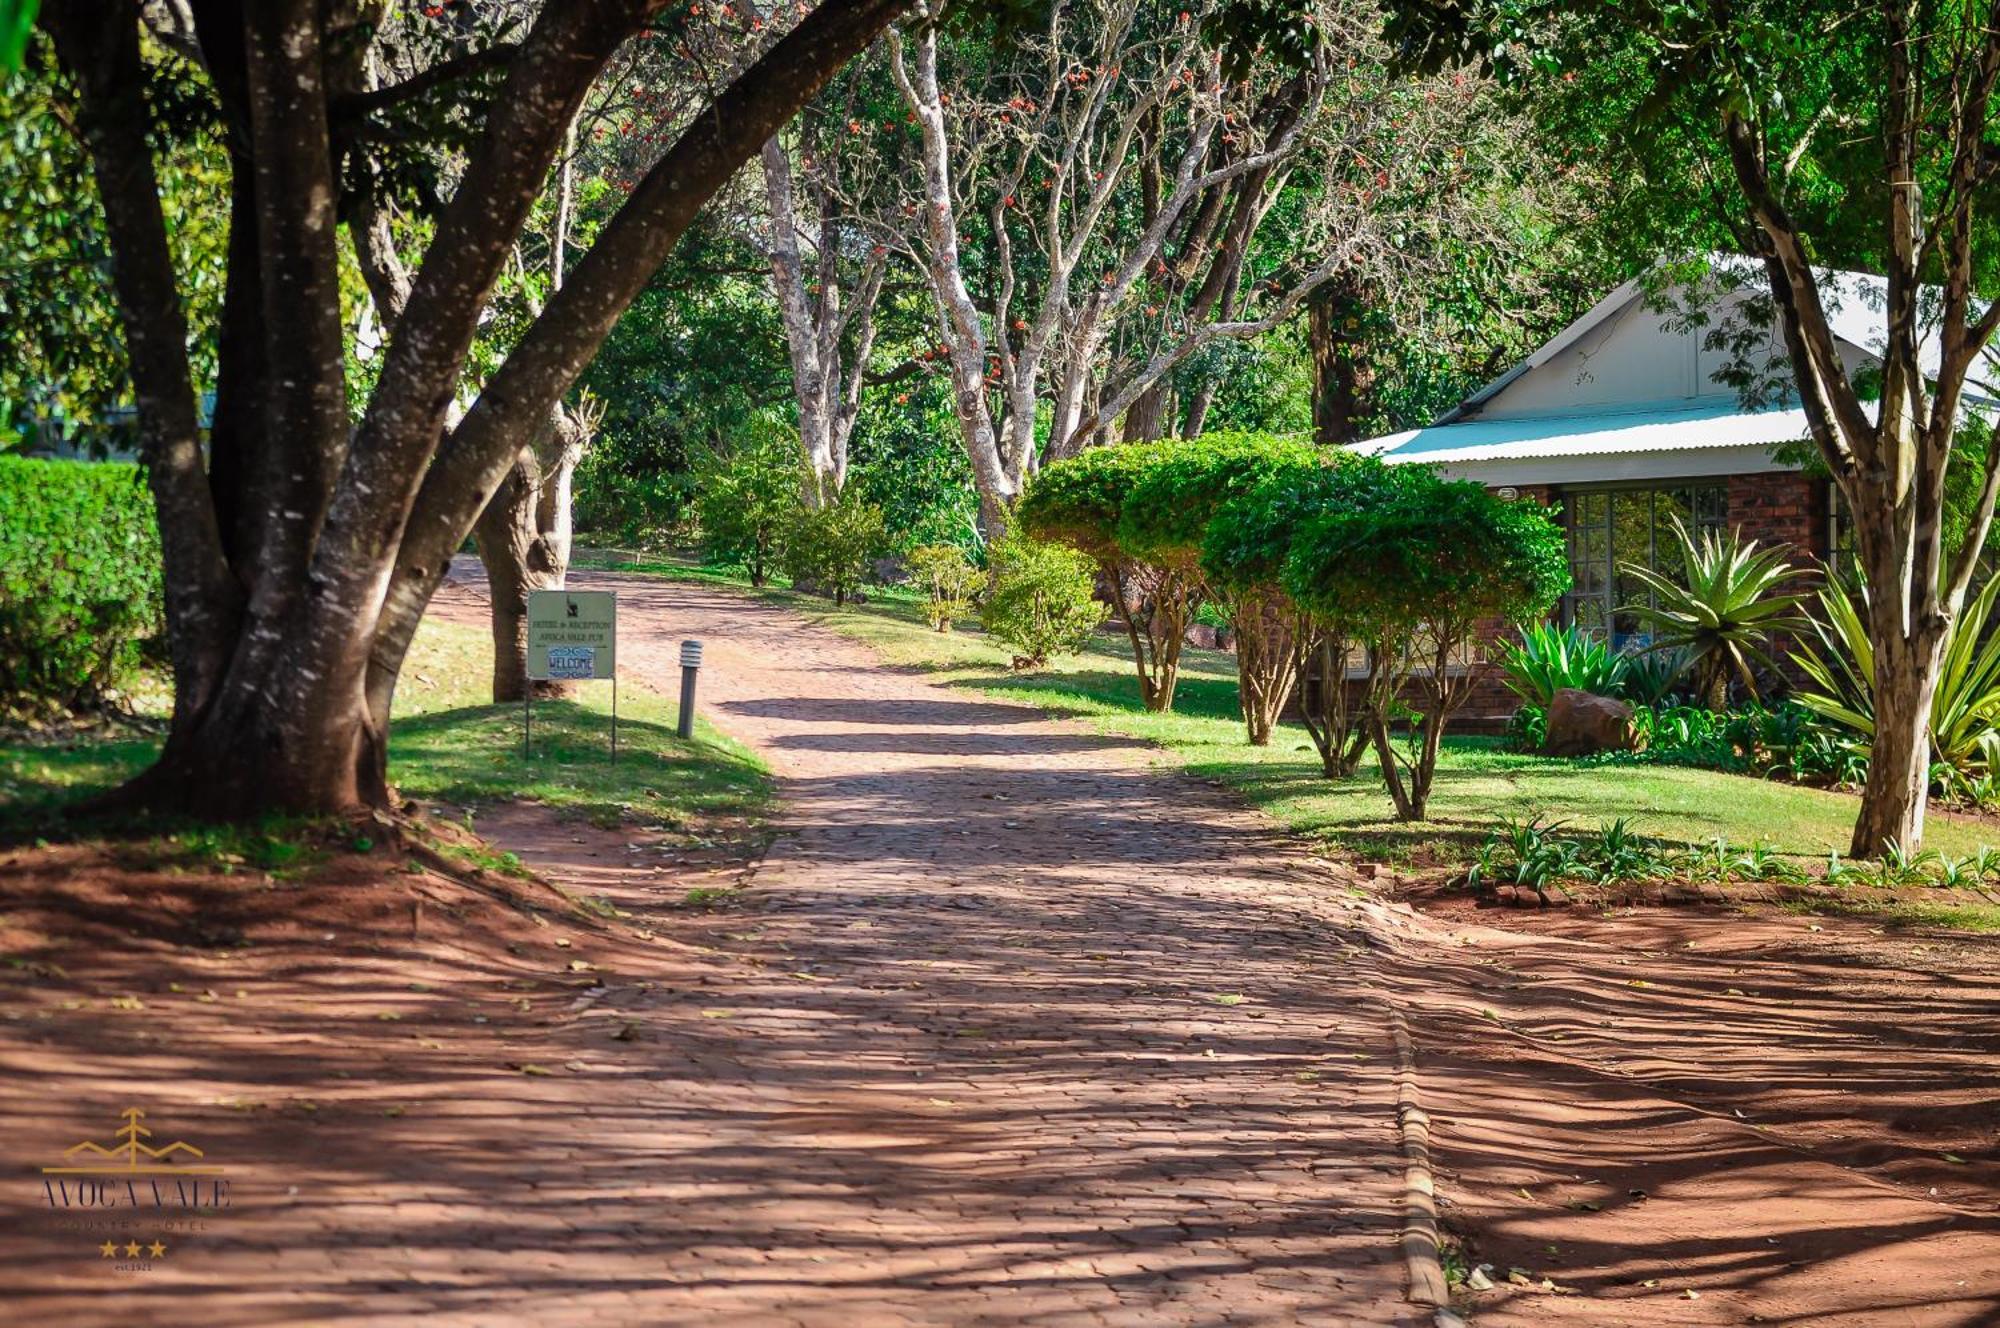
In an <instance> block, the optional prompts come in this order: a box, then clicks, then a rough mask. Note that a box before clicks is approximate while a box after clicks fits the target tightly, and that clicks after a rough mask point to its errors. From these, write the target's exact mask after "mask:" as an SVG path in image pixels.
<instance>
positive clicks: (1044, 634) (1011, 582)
mask: <svg viewBox="0 0 2000 1328" xmlns="http://www.w3.org/2000/svg"><path fill="white" fill-rule="evenodd" d="M1101 450H1104V451H1113V450H1116V449H1112V448H1105V449H1101ZM988 556H989V558H990V560H991V564H992V571H993V589H992V591H991V592H990V593H989V594H988V595H987V597H986V603H985V604H984V605H983V606H982V607H981V609H980V612H979V620H980V622H981V623H982V624H983V625H984V626H985V628H986V630H987V632H988V633H989V634H990V635H991V636H992V637H993V638H994V639H995V640H997V641H1000V642H1003V643H1004V644H1006V645H1008V646H1010V647H1012V648H1013V650H1014V651H1015V652H1016V653H1017V654H1019V655H1020V656H1021V657H1022V658H1024V659H1026V660H1027V661H1028V662H1029V663H1030V664H1032V665H1034V666H1036V667H1040V666H1041V665H1043V664H1046V663H1048V661H1049V660H1050V659H1051V658H1052V657H1054V656H1057V655H1073V654H1075V653H1077V652H1078V651H1080V650H1082V649H1083V647H1084V646H1085V645H1086V644H1088V642H1089V641H1090V637H1091V633H1093V632H1095V631H1096V630H1097V625H1098V624H1099V623H1101V622H1103V621H1104V607H1103V606H1102V605H1100V604H1099V603H1098V602H1097V575H1096V569H1095V567H1094V566H1093V564H1092V561H1091V559H1090V558H1089V557H1088V556H1087V555H1085V554H1083V553H1080V552H1078V551H1077V550H1075V549H1072V548H1068V547H1066V546H1064V545H1062V544H1058V543H1055V542H1053V541H1049V540H1040V539H1036V538H1034V537H1033V536H1031V535H1029V534H1027V533H1026V532H1025V531H1023V530H1022V529H1020V527H1018V526H1016V527H1015V528H1013V529H1011V530H1009V531H1008V532H1007V534H1006V535H1005V536H1003V537H1002V538H1001V539H999V540H997V541H995V542H994V544H993V545H992V548H991V550H990V552H989V555H988Z"/></svg>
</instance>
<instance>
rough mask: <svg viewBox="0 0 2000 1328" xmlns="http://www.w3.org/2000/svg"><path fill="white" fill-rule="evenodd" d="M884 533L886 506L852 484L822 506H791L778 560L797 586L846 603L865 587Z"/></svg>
mask: <svg viewBox="0 0 2000 1328" xmlns="http://www.w3.org/2000/svg"><path fill="white" fill-rule="evenodd" d="M886 537H887V536H886V532H885V530H884V527H883V521H882V509H881V508H879V507H877V506H876V505H875V504H873V503H870V502H863V501H862V499H861V496H860V495H859V494H858V493H856V492H855V491H854V490H853V489H851V488H850V489H848V490H846V491H845V492H843V493H842V494H841V495H840V496H839V497H838V498H836V499H834V501H832V502H830V503H827V504H826V505H825V506H823V507H806V506H804V505H803V504H801V505H799V506H796V507H794V508H793V509H792V512H791V515H790V516H789V517H788V518H786V522H785V530H784V545H783V548H782V549H781V550H780V551H779V554H778V560H779V566H780V567H781V568H782V569H783V571H784V573H785V575H786V576H788V577H790V578H791V579H792V583H793V584H794V585H795V586H797V587H798V588H799V589H801V590H807V591H810V592H812V593H814V594H819V595H825V596H827V597H828V598H830V599H831V600H832V601H833V602H834V603H836V604H845V603H846V602H847V601H848V600H849V599H851V598H852V597H853V596H854V594H855V592H856V591H858V590H860V589H861V583H862V582H863V581H864V580H866V579H867V575H868V561H869V559H871V558H873V557H874V556H875V554H876V553H878V552H879V551H880V550H881V549H882V546H883V543H884V541H885V539H886Z"/></svg>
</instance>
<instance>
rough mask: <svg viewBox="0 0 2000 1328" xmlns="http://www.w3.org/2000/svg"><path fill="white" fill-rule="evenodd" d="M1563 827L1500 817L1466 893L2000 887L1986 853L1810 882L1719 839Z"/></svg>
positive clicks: (1900, 852)
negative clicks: (1663, 885) (1674, 886)
mask: <svg viewBox="0 0 2000 1328" xmlns="http://www.w3.org/2000/svg"><path fill="white" fill-rule="evenodd" d="M1565 824H1566V822H1563V821H1549V820H1545V819H1544V818H1542V817H1540V816H1524V817H1511V816H1510V817H1502V818H1501V820H1500V823H1499V824H1498V825H1497V826H1496V827H1495V828H1494V829H1492V830H1491V831H1489V832H1488V833H1487V836H1486V841H1485V843H1483V844H1482V845H1481V846H1480V848H1479V850H1478V852H1477V853H1476V854H1475V855H1474V860H1473V865H1472V867H1471V869H1470V870H1468V871H1467V872H1466V874H1465V878H1464V879H1465V884H1466V885H1467V886H1468V887H1470V888H1472V889H1475V890H1477V889H1484V888H1488V887H1492V886H1499V885H1519V886H1526V887H1528V888H1529V889H1532V890H1533V891H1534V892H1535V893H1536V894H1537V895H1538V896H1540V897H1541V898H1542V899H1543V900H1544V901H1546V900H1547V899H1548V896H1549V894H1550V892H1551V891H1555V890H1558V889H1559V888H1560V887H1561V886H1563V885H1614V884H1620V883H1624V882H1632V881H1674V882H1677V883H1685V884H1689V885H1693V884H1704V885H1737V884H1771V883H1776V884H1779V885H1805V884H1808V883H1817V884H1819V885H1825V886H1836V887H1839V886H1865V887H1869V888H1873V889H1880V890H1892V889H1897V888H1903V887H1910V886H1919V887H1935V888H1938V889H1946V890H1950V889H1971V888H1977V887H1979V886H1981V885H1984V884H1985V883H1987V882H1989V881H1992V880H1994V879H1996V878H2000V852H1995V851H1994V850H1991V849H1982V850H1981V851H1979V852H1978V853H1974V854H1970V855H1967V856H1966V857H1963V858H1948V857H1946V856H1944V855H1943V854H1941V853H1938V852H1935V851H1933V850H1928V849H1926V850H1923V851H1921V852H1911V851H1909V850H1907V849H1905V848H1903V846H1902V845H1900V844H1896V843H1893V842H1892V843H1890V844H1889V845H1888V846H1887V847H1886V848H1885V849H1884V850H1883V853H1882V857H1881V860H1880V861H1879V862H1876V863H1873V864H1871V865H1868V866H1862V865H1859V864H1847V863H1843V862H1842V861H1841V860H1840V855H1839V854H1838V853H1834V854H1830V855H1828V857H1827V859H1826V865H1825V867H1824V869H1823V870H1822V871H1821V872H1820V873H1819V874H1818V875H1815V874H1814V873H1813V872H1811V871H1810V870H1808V868H1807V866H1806V864H1805V863H1804V862H1802V861H1800V860H1798V859H1797V858H1796V857H1794V856H1792V855H1788V854H1784V853H1780V852H1779V851H1778V850H1777V849H1775V848H1773V847H1771V846H1770V845H1769V844H1764V843H1757V844H1751V845H1749V846H1747V847H1746V846H1743V845H1740V844H1732V843H1731V842H1730V841H1729V840H1728V839H1726V838H1723V837H1721V836H1717V837H1715V838H1713V839H1710V840H1707V841H1706V842H1703V843H1690V844H1684V845H1673V844H1669V843H1665V842H1663V841H1661V840H1659V839H1654V838H1650V837H1647V836H1644V835H1641V834H1639V833H1638V832H1637V831H1636V830H1635V828H1634V827H1633V826H1632V824H1631V822H1629V821H1627V820H1625V819H1624V818H1622V817H1621V818H1618V819H1616V820H1612V821H1609V822H1606V823H1605V824H1603V825H1601V826H1599V827H1598V828H1597V830H1596V831H1595V832H1593V833H1588V834H1575V833H1570V834H1564V833H1563V827H1564V825H1565Z"/></svg>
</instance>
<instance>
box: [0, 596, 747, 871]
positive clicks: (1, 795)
mask: <svg viewBox="0 0 2000 1328" xmlns="http://www.w3.org/2000/svg"><path fill="white" fill-rule="evenodd" d="M491 652H492V646H491V642H490V638H489V637H488V636H487V634H486V633H485V632H483V631H480V630H478V629H476V628H470V627H461V626H457V625H454V624H451V623H442V622H437V621H435V620H426V621H425V622H424V624H423V626H422V627H421V628H420V629H419V631H418V633H417V637H416V640H415V641H414V642H413V643H412V645H411V648H410V655H409V660H408V663H407V664H406V665H405V667H404V670H403V678H402V682H401V684H400V685H399V688H398V691H397V697H396V712H395V721H394V723H393V724H392V726H391V730H390V737H389V778H390V780H391V782H392V783H394V784H395V786H396V788H397V789H398V791H399V792H401V793H402V794H403V796H404V797H406V798H415V799H417V800H419V801H422V802H425V803H435V804H439V805H441V806H443V807H445V808H448V809H451V810H452V811H453V812H454V813H455V814H462V815H467V816H474V817H476V815H477V812H478V809H479V807H480V806H481V805H482V804H486V803H491V802H495V801H499V800H502V799H518V800H527V801H534V802H541V803H544V804H546V805H548V806H550V807H552V808H554V809H556V810H557V811H559V812H561V813H563V814H565V815H571V816H577V817H581V818H585V819H588V820H590V821H592V822H594V823H596V824H598V825H602V826H607V827H609V826H616V825H619V824H622V823H637V824H639V825H643V826H647V827H657V828H660V829H663V830H665V831H668V832H670V833H673V834H675V835H678V836H680V837H681V838H683V839H684V840H687V841H689V842H693V843H696V844H703V845H705V844H708V843H711V842H714V841H715V840H717V839H719V838H728V839H731V840H736V839H739V838H745V837H750V836H754V835H755V834H757V833H758V830H757V827H758V825H759V824H760V822H761V819H762V817H763V815H764V813H765V811H766V810H767V808H768V806H769V802H770V798H771V785H770V778H769V775H768V773H767V772H766V771H765V769H764V766H763V764H762V763H761V762H760V761H759V760H758V759H757V758H756V757H755V756H754V755H752V754H751V752H750V751H749V750H748V749H746V748H744V747H742V746H741V745H739V744H737V743H735V742H733V741H731V740H730V739H729V738H727V737H725V736H723V735H722V734H720V733H718V732H717V731H715V730H714V729H713V728H710V727H709V726H708V725H706V724H704V723H700V722H699V721H698V722H697V724H696V728H695V737H694V738H693V739H692V740H691V741H685V742H684V741H682V740H681V739H680V738H678V737H676V736H675V735H674V723H675V718H676V716H675V703H674V702H673V701H672V700H670V699H669V698H667V697H663V696H660V695H658V694H656V693H654V692H651V691H648V690H647V689H645V688H642V687H640V686H638V685H636V684H630V683H621V684H620V692H619V698H618V700H619V714H618V759H617V762H616V763H615V764H614V763H613V762H612V761H611V757H610V750H609V748H610V727H611V723H610V691H609V685H608V684H606V683H589V684H585V686H584V688H583V690H582V691H581V692H580V693H579V695H578V696H577V698H576V699H574V700H562V701H541V702H537V703H536V704H535V715H534V752H533V755H532V756H524V755H523V753H522V750H521V709H520V707H519V706H510V705H498V706H497V705H492V704H490V703H487V702H486V701H485V697H486V696H487V695H488V694H489V693H488V687H489V682H488V679H489V675H490V672H491V668H492V653H491ZM157 750H158V740H157V739H156V738H152V737H145V736H103V735H90V736H85V737H78V738H74V739H66V740H64V741H61V742H57V743H51V744H46V745H43V744H32V745H31V744H18V745H11V746H9V745H0V835H8V836H10V837H16V838H18V837H21V836H23V835H32V834H36V833H51V832H54V831H56V830H58V829H59V828H60V826H59V821H58V817H57V813H58V811H59V809H60V808H61V807H62V806H63V805H64V804H66V803H69V802H73V801H75V800H76V799H78V798H82V797H86V796H88V795H90V794H92V793H95V792H98V791H100V790H103V789H108V788H111V787H113V786H115V785H116V784H118V783H119V782H120V781H122V780H124V779H126V778H128V777H129V776H131V775H133V774H135V773H137V772H138V771H139V770H141V769H143V768H144V767H145V765H146V764H147V763H148V762H149V761H151V760H152V759H153V756H154V753H155V752H156V751H157ZM188 836H192V837H193V838H192V839H191V840H190V843H189V845H187V846H184V847H191V848H194V849H195V850H197V851H198V852H199V853H200V855H201V856H203V857H207V858H213V859H217V860H220V861H223V862H225V863H226V862H228V861H229V860H230V859H232V858H234V859H240V860H242V861H244V862H245V863H248V864H251V865H256V866H259V867H262V868H266V869H268V868H271V867H280V868H281V867H283V866H284V865H286V864H285V863H283V862H279V861H276V858H279V857H283V856H284V854H285V852H286V850H284V849H283V848H279V847H273V845H279V844H283V843H286V842H289V838H290V837H288V836H287V835H285V834H284V833H283V832H282V827H280V826H277V825H273V826H268V827H251V828H223V829H216V828H201V829H188V830H185V831H177V832H175V837H176V838H177V839H178V838H181V837H188Z"/></svg>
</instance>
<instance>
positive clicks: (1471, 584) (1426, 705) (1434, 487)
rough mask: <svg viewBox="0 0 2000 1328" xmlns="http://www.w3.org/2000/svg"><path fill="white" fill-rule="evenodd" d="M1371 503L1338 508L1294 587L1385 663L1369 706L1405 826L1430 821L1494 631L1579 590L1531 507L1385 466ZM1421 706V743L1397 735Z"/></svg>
mask: <svg viewBox="0 0 2000 1328" xmlns="http://www.w3.org/2000/svg"><path fill="white" fill-rule="evenodd" d="M1379 478H1380V480H1381V482H1380V483H1379V484H1377V485H1376V486H1374V487H1373V488H1372V489H1371V490H1370V491H1369V492H1368V493H1366V494H1365V495H1361V496H1360V497H1359V498H1358V500H1355V501H1349V502H1345V503H1341V504H1338V505H1331V506H1329V507H1327V508H1326V509H1325V510H1323V511H1320V512H1318V513H1316V514H1314V515H1313V516H1312V517H1310V518H1309V519H1308V520H1306V521H1305V522H1304V523H1303V524H1302V525H1301V526H1300V528H1299V530H1298V531H1297V533H1296V534H1295V535H1294V537H1293V539H1292V548H1291V553H1290V556H1289V557H1288V558H1287V559H1286V562H1285V569H1284V572H1283V575H1282V577H1281V580H1282V583H1283V585H1284V586H1285V589H1286V591H1287V592H1288V593H1289V594H1290V595H1291V596H1292V598H1293V599H1294V600H1296V601H1297V602H1298V603H1299V604H1300V605H1301V606H1302V607H1304V608H1306V609H1307V610H1309V611H1313V612H1319V613H1323V614H1325V615H1326V616H1328V617H1329V618H1332V619H1335V620H1337V621H1342V622H1345V623H1349V624H1352V628H1351V630H1353V631H1354V633H1355V635H1356V636H1357V637H1358V638H1359V639H1361V640H1363V641H1365V642H1366V643H1367V645H1368V650H1369V653H1370V656H1371V658H1372V659H1373V660H1374V661H1376V662H1377V672H1376V676H1375V677H1373V678H1371V680H1370V681H1371V685H1370V688H1369V699H1368V701H1367V703H1366V709H1367V713H1368V725H1369V728H1370V731H1371V733H1372V741H1373V745H1374V747H1375V753H1376V757H1377V760H1378V763H1379V764H1380V765H1381V767H1382V777H1383V782H1384V783H1385V784H1386V785H1387V787H1388V790H1389V795H1390V797H1391V799H1392V800H1393V801H1394V802H1395V804H1396V814H1397V816H1398V817H1400V818H1401V819H1403V820H1422V819H1423V817H1424V814H1425V809H1426V806H1427V804H1428V801H1429V797H1430V789H1431V783H1432V780H1433V778H1434V777H1435V775H1436V771H1437V754H1438V746H1439V743H1440V742H1441V741H1442V739H1443V737H1444V730H1445V726H1446V724H1447V723H1448V722H1449V721H1450V718H1451V716H1452V714H1453V713H1454V712H1455V711H1456V710H1457V709H1458V708H1459V707H1460V706H1462V705H1463V704H1464V703H1465V700H1466V698H1467V697H1468V696H1469V695H1470V693H1471V689H1472V681H1473V674H1472V672H1471V670H1469V669H1467V668H1465V667H1463V666H1464V663H1465V661H1466V656H1467V655H1468V653H1469V651H1470V649H1471V647H1472V644H1473V641H1474V639H1475V636H1476V634H1477V632H1478V629H1479V626H1480V624H1481V622H1482V621H1484V620H1489V619H1493V618H1499V619H1502V620H1504V621H1508V622H1514V623H1524V622H1530V621H1533V620H1535V619H1537V618H1540V617H1541V616H1542V615H1544V614H1546V613H1547V612H1548V610H1549V608H1550V606H1551V605H1553V604H1554V603H1555V601H1556V599H1557V598H1558V597H1559V596H1560V595H1561V594H1562V593H1563V591H1564V590H1566V589H1568V587H1569V561H1568V554H1567V550H1566V546H1565V541H1564V539H1563V533H1562V530H1561V528H1560V527H1559V526H1557V525H1556V523H1555V522H1554V521H1553V520H1552V519H1551V518H1550V515H1549V512H1548V510H1547V509H1545V508H1543V507H1541V506H1539V505H1538V504H1535V503H1531V502H1513V503H1509V502H1503V501H1501V500H1500V499H1499V498H1498V497H1496V496H1495V495H1494V494H1492V493H1490V492H1488V491H1487V490H1486V489H1485V488H1484V487H1482V486H1480V485H1478V484H1473V483H1469V482H1464V481H1447V480H1444V479H1441V478H1439V477H1438V476H1437V475H1436V474H1435V473H1434V472H1432V471H1430V470H1428V469H1426V468H1423V467H1417V466H1391V467H1386V468H1384V474H1383V475H1382V476H1380V477H1379ZM1406 688H1407V690H1408V691H1409V692H1410V694H1411V695H1412V696H1413V697H1414V698H1415V702H1416V704H1414V705H1413V706H1410V710H1411V713H1412V716H1413V718H1412V721H1411V724H1410V726H1409V734H1408V741H1407V742H1406V743H1405V744H1404V746H1403V748H1402V749H1400V750H1399V749H1398V748H1397V746H1396V744H1395V743H1394V742H1392V741H1391V738H1390V732H1389V728H1390V724H1391V722H1392V721H1393V720H1394V719H1396V718H1397V717H1398V712H1399V709H1400V708H1402V707H1403V706H1405V705H1407V704H1408V702H1406V700H1405V695H1404V694H1405V690H1406Z"/></svg>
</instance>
